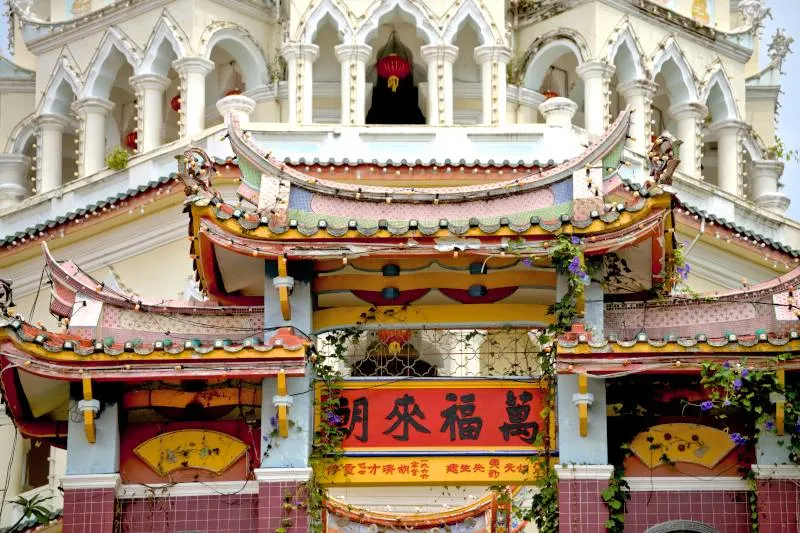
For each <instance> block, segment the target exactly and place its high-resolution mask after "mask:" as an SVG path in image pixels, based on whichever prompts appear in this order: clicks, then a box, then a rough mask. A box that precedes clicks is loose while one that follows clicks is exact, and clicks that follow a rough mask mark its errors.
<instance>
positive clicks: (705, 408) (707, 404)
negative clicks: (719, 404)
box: [700, 400, 714, 412]
mask: <svg viewBox="0 0 800 533" xmlns="http://www.w3.org/2000/svg"><path fill="white" fill-rule="evenodd" d="M713 408H714V402H712V401H711V400H706V401H704V402H703V403H701V404H700V409H701V410H702V411H703V412H706V411H710V410H712V409H713Z"/></svg>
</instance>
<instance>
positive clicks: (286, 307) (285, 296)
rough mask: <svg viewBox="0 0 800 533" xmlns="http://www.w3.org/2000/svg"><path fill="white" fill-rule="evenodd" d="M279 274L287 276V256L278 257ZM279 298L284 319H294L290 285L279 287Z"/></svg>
mask: <svg viewBox="0 0 800 533" xmlns="http://www.w3.org/2000/svg"><path fill="white" fill-rule="evenodd" d="M278 275H279V276H281V277H286V276H287V275H288V274H287V270H286V258H285V257H284V256H282V255H281V256H279V257H278ZM278 298H279V299H280V302H281V315H282V316H283V319H284V320H291V319H292V307H291V305H290V304H289V287H278Z"/></svg>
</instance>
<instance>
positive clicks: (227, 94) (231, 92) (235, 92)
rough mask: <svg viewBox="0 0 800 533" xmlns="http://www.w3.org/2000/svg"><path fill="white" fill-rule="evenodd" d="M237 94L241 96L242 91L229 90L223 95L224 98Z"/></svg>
mask: <svg viewBox="0 0 800 533" xmlns="http://www.w3.org/2000/svg"><path fill="white" fill-rule="evenodd" d="M237 94H242V91H240V90H239V89H231V90H230V91H228V92H226V93H225V96H235V95H237Z"/></svg>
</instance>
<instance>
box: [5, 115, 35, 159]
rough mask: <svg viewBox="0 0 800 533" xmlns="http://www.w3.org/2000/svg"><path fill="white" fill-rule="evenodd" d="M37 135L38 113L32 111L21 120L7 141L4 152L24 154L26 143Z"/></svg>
mask: <svg viewBox="0 0 800 533" xmlns="http://www.w3.org/2000/svg"><path fill="white" fill-rule="evenodd" d="M35 135H36V113H31V114H30V115H28V116H27V117H25V118H23V119H22V120H20V121H19V122H18V123H17V125H16V126H14V129H13V130H11V134H10V135H9V136H8V140H7V141H6V146H5V149H4V150H3V153H6V154H22V153H23V152H24V151H25V145H26V144H28V140H30V138H31V137H33V136H35Z"/></svg>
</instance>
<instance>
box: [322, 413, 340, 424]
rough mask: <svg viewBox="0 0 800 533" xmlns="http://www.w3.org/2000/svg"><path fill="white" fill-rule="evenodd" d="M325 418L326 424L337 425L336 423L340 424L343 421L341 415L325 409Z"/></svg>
mask: <svg viewBox="0 0 800 533" xmlns="http://www.w3.org/2000/svg"><path fill="white" fill-rule="evenodd" d="M325 419H326V420H327V422H328V424H330V425H331V426H337V425H339V424H341V423H342V422H343V421H344V418H342V417H341V416H339V415H337V414H336V413H334V412H333V411H327V412H326V413H325Z"/></svg>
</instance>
